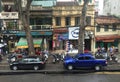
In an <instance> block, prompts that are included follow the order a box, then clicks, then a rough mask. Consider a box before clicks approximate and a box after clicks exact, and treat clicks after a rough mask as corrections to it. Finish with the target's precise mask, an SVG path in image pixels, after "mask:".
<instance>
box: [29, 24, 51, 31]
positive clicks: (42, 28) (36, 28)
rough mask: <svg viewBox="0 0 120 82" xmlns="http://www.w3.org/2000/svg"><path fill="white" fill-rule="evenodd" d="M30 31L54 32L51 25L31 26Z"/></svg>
mask: <svg viewBox="0 0 120 82" xmlns="http://www.w3.org/2000/svg"><path fill="white" fill-rule="evenodd" d="M30 29H31V30H34V31H43V30H44V31H50V30H52V26H51V25H30Z"/></svg>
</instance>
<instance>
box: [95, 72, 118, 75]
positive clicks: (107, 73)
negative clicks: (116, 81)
mask: <svg viewBox="0 0 120 82" xmlns="http://www.w3.org/2000/svg"><path fill="white" fill-rule="evenodd" d="M95 74H106V75H109V74H120V72H96V73H95Z"/></svg>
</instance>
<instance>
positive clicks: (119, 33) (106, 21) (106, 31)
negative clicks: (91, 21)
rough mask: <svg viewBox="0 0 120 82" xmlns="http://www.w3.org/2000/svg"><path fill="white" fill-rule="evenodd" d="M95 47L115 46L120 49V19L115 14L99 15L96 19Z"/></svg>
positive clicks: (106, 47)
mask: <svg viewBox="0 0 120 82" xmlns="http://www.w3.org/2000/svg"><path fill="white" fill-rule="evenodd" d="M95 23H96V28H95V41H96V42H95V49H96V51H97V48H98V47H101V48H102V47H104V48H105V49H106V50H108V49H109V48H110V47H115V48H117V49H118V50H119V51H120V30H119V29H120V19H119V18H116V17H113V16H98V17H97V18H96V19H95Z"/></svg>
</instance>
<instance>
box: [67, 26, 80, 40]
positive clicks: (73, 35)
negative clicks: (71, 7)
mask: <svg viewBox="0 0 120 82" xmlns="http://www.w3.org/2000/svg"><path fill="white" fill-rule="evenodd" d="M78 37H79V27H69V39H78Z"/></svg>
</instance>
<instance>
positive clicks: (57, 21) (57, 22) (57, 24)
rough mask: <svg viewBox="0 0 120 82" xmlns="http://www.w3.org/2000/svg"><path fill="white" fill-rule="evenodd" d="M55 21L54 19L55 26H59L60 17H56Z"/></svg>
mask: <svg viewBox="0 0 120 82" xmlns="http://www.w3.org/2000/svg"><path fill="white" fill-rule="evenodd" d="M55 21H56V26H61V18H60V17H56V18H55Z"/></svg>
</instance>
